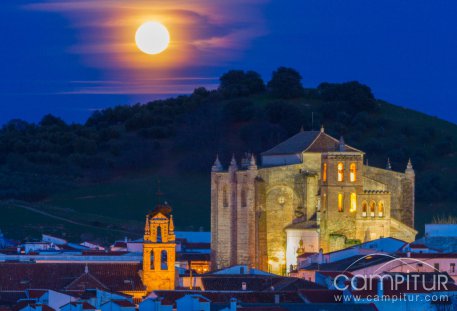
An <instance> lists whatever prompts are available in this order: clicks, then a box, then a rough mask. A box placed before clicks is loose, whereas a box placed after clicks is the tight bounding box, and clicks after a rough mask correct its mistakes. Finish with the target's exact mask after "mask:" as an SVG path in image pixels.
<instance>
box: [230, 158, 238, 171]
mask: <svg viewBox="0 0 457 311" xmlns="http://www.w3.org/2000/svg"><path fill="white" fill-rule="evenodd" d="M237 170H238V165H237V163H236V159H235V154H233V155H232V160H231V161H230V166H229V172H236V171H237Z"/></svg>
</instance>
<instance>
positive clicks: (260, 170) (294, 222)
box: [211, 128, 417, 274]
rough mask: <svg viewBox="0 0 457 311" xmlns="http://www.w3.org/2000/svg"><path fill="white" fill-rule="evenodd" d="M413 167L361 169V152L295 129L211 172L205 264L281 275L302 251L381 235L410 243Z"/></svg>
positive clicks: (338, 246) (322, 135)
mask: <svg viewBox="0 0 457 311" xmlns="http://www.w3.org/2000/svg"><path fill="white" fill-rule="evenodd" d="M414 183H415V175H414V170H413V167H412V165H411V162H410V161H409V162H408V164H407V166H406V170H405V172H404V173H402V172H394V171H392V170H391V168H390V163H388V165H387V168H386V169H381V168H376V167H372V166H368V165H366V164H364V152H363V151H360V150H358V149H356V148H354V147H351V146H349V145H347V144H345V142H344V140H343V138H340V139H339V140H338V139H335V138H333V137H331V136H330V135H328V134H327V133H325V131H324V129H323V128H322V129H321V130H320V131H303V130H302V131H300V132H299V133H297V134H296V135H294V136H292V137H290V138H289V139H287V140H286V141H284V142H282V143H280V144H278V145H277V146H275V147H273V148H272V149H270V150H268V151H265V152H263V153H262V154H261V166H259V165H257V162H256V158H255V156H254V155H246V156H245V158H243V159H242V160H241V163H240V165H238V163H237V161H236V160H235V158H234V157H233V158H232V160H231V162H230V165H229V166H228V169H227V170H225V169H224V168H223V166H222V164H221V162H220V161H219V159H216V161H215V163H214V165H213V167H212V173H211V234H212V237H211V238H212V244H211V248H212V264H213V268H214V269H221V268H224V267H228V266H231V265H236V264H243V265H248V266H250V267H253V268H258V269H262V270H264V271H270V272H272V273H277V274H285V273H286V272H288V271H289V270H290V269H292V268H294V266H295V265H296V257H297V255H299V254H301V253H304V252H318V251H319V250H320V249H322V250H323V251H324V252H331V251H335V250H339V249H342V248H345V247H348V246H351V245H354V244H358V243H362V242H365V241H370V240H374V239H377V238H381V237H394V238H398V239H401V240H404V241H408V242H411V241H413V240H414V239H415V236H416V233H417V232H416V231H415V230H414V229H413V228H414Z"/></svg>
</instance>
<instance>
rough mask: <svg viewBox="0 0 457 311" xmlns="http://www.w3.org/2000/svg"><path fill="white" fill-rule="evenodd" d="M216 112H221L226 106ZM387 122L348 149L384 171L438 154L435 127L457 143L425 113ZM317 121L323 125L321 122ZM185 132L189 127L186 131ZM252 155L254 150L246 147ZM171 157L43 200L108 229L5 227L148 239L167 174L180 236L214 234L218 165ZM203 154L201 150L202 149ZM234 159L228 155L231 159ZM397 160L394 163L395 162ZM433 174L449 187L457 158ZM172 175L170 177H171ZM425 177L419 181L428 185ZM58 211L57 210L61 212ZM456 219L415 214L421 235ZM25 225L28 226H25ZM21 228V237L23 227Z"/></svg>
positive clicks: (32, 220)
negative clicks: (212, 181)
mask: <svg viewBox="0 0 457 311" xmlns="http://www.w3.org/2000/svg"><path fill="white" fill-rule="evenodd" d="M251 99H252V100H254V101H255V105H256V106H257V107H262V106H264V105H265V104H266V103H267V102H268V101H270V100H269V99H268V98H266V97H265V96H256V97H253V98H251ZM294 102H295V103H297V104H298V106H299V108H300V109H301V110H302V112H303V113H304V115H311V111H316V109H317V106H318V105H320V104H321V103H320V102H319V101H316V100H296V101H294ZM215 109H220V106H219V107H218V108H215ZM380 117H381V118H384V119H385V120H387V121H388V122H387V125H386V126H384V127H383V130H382V131H379V128H377V127H373V128H367V129H354V130H350V131H349V132H348V133H346V135H347V136H346V137H347V138H346V142H347V143H348V144H351V145H353V146H355V147H358V148H360V149H362V150H365V149H364V147H365V146H366V144H367V143H368V142H369V141H370V140H371V141H372V140H373V139H375V141H376V143H378V144H380V145H381V146H382V149H383V151H382V152H379V153H368V154H367V157H368V159H369V160H370V165H374V166H380V167H383V166H384V165H385V161H386V158H387V156H389V155H391V154H393V153H394V152H395V151H396V149H398V148H399V147H402V148H403V149H404V150H407V152H408V153H409V154H411V155H412V157H413V161H414V155H415V154H417V153H418V152H420V149H424V150H429V149H430V148H432V145H431V143H430V142H424V141H422V138H421V137H422V136H423V135H422V134H420V135H419V134H418V133H423V132H426V131H428V130H429V129H431V128H433V129H434V131H436V133H437V135H438V137H439V136H440V135H448V136H451V137H453V139H454V141H457V126H456V125H455V124H451V123H449V122H446V121H443V120H440V119H437V118H435V117H431V116H427V115H425V114H422V113H419V112H416V111H413V110H409V109H405V108H402V107H398V106H394V105H390V104H388V103H384V102H382V103H381V110H380V113H379V115H378V116H377V118H380ZM317 122H324V123H325V121H323V120H322V121H321V120H318V121H317ZM244 125H246V124H243V123H241V124H239V123H237V124H232V125H231V126H230V127H228V128H226V129H224V133H223V135H222V136H223V140H222V141H219V142H218V143H219V144H225V145H227V146H226V147H225V150H230V149H233V150H236V151H240V150H247V149H242V148H244V147H246V146H245V145H244V144H243V142H242V140H241V139H240V135H239V129H240V128H242V127H243V126H244ZM184 126H185V125H184ZM404 127H408V129H409V131H410V132H413V134H400V132H401V129H402V128H404ZM326 128H327V131H328V132H329V133H330V134H332V135H334V136H338V135H339V133H338V129H336V128H333V127H332V124H331V123H330V124H329V123H326ZM246 148H247V147H246ZM168 151H169V152H168V153H167V152H165V153H164V154H165V158H163V159H162V163H161V168H156V169H154V170H150V171H143V172H136V173H128V174H120V175H118V177H117V178H116V179H115V180H112V181H110V182H106V183H101V184H95V185H94V184H82V185H80V186H77V187H75V188H74V189H72V190H70V191H64V192H61V193H58V194H55V195H53V196H50V197H49V198H48V199H47V200H46V201H44V202H43V203H44V207H43V206H42V208H45V209H47V210H49V211H50V212H52V213H54V214H56V215H68V216H69V217H71V218H72V219H75V220H81V221H84V222H88V223H94V222H96V223H97V225H100V226H101V227H103V228H104V229H100V230H98V229H90V228H82V227H78V226H76V225H70V224H66V223H63V222H60V221H58V220H55V219H47V218H46V217H44V216H42V215H38V214H33V213H31V212H28V211H24V210H19V209H15V208H8V209H6V210H3V212H2V217H1V219H0V227H1V228H2V229H3V230H4V231H5V232H7V233H8V234H10V235H11V236H14V237H17V238H21V237H24V236H29V235H35V236H36V235H37V234H38V233H41V232H51V233H54V232H55V233H56V234H59V233H62V232H65V234H66V236H67V237H69V238H70V239H73V240H78V239H79V238H80V237H81V233H86V235H84V237H91V236H93V237H94V238H100V237H103V238H101V240H102V241H104V242H107V240H109V239H114V238H122V237H123V236H124V235H125V234H123V233H120V232H114V231H110V229H113V226H114V228H117V229H119V228H120V229H122V230H127V231H131V232H132V234H131V236H132V237H133V236H136V235H137V234H138V233H140V232H141V228H142V226H143V218H144V215H145V212H146V211H148V210H150V209H152V208H153V206H154V204H155V202H156V198H155V192H156V189H157V187H156V180H157V178H158V176H159V175H160V179H161V184H162V186H161V188H162V190H164V192H165V193H166V195H165V199H166V200H168V201H169V202H170V203H171V204H172V205H173V207H174V215H175V221H176V224H177V227H178V228H179V229H186V230H187V229H189V230H198V229H199V228H200V227H203V228H204V229H206V230H208V229H209V219H210V212H209V210H210V209H209V199H210V197H209V169H210V166H211V163H210V162H208V163H205V165H206V166H207V167H208V170H207V171H206V172H200V173H197V174H183V173H181V172H180V170H179V169H178V167H177V165H176V163H177V162H179V161H183V160H185V159H186V154H179V153H178V154H176V153H173V149H172V147H169V150H168ZM197 152H198V150H197ZM226 157H227V155H226ZM394 158H395V156H394ZM405 165H406V163H404V162H400V161H395V159H394V160H393V168H394V170H398V171H402V170H404V167H405ZM421 166H423V167H425V168H424V170H425V171H426V172H430V171H433V170H435V171H436V172H439V173H440V174H445V175H446V178H447V179H448V180H454V181H455V180H456V178H453V176H454V174H456V173H457V157H456V154H455V153H453V154H450V155H446V156H441V157H438V158H437V159H436V160H434V161H429V160H428V161H427V163H422V164H421ZM164 176H165V177H164ZM421 177H422V174H421V173H419V174H418V175H417V178H418V179H419V178H421ZM55 207H56V208H55ZM449 213H451V214H456V212H455V211H454V206H453V203H452V202H451V201H450V200H449V201H446V200H441V201H440V202H432V203H423V202H418V204H417V209H416V228H417V229H419V230H422V229H423V224H424V223H426V222H428V221H430V220H431V218H432V217H433V215H434V214H449ZM25 221H26V222H27V225H24V223H25ZM19 226H21V229H20V230H19V229H18V227H19Z"/></svg>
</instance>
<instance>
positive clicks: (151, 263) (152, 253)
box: [149, 250, 154, 270]
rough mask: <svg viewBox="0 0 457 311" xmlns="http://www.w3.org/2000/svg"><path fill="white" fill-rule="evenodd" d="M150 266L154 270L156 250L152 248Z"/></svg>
mask: <svg viewBox="0 0 457 311" xmlns="http://www.w3.org/2000/svg"><path fill="white" fill-rule="evenodd" d="M149 268H150V269H151V270H154V250H151V254H150V255H149Z"/></svg>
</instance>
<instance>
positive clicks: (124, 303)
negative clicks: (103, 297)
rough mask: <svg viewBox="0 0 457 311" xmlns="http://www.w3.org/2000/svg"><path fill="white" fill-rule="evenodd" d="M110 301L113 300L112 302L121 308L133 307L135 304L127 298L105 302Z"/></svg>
mask: <svg viewBox="0 0 457 311" xmlns="http://www.w3.org/2000/svg"><path fill="white" fill-rule="evenodd" d="M110 302H113V303H114V304H116V305H118V306H119V307H122V308H135V305H134V304H133V303H132V302H130V301H128V300H120V299H113V300H110V301H108V302H106V303H105V304H107V303H110Z"/></svg>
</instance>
